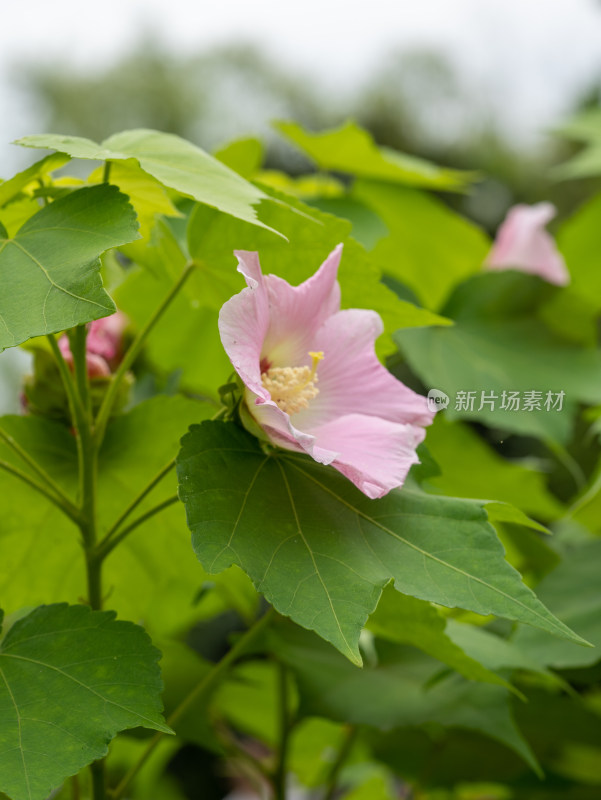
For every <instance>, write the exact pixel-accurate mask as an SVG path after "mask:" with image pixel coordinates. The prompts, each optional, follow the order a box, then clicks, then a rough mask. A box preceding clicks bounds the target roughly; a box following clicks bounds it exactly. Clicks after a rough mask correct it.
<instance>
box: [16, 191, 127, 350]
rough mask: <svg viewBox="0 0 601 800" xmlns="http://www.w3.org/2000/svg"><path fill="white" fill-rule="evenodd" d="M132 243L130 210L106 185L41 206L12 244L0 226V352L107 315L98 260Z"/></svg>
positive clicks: (109, 308) (110, 306)
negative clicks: (107, 253)
mask: <svg viewBox="0 0 601 800" xmlns="http://www.w3.org/2000/svg"><path fill="white" fill-rule="evenodd" d="M136 238H138V226H137V222H136V217H135V214H134V210H133V209H132V207H131V206H130V205H129V203H128V201H127V198H126V197H125V195H123V194H121V193H120V192H119V191H118V190H117V189H116V188H115V187H114V186H108V185H106V184H103V185H102V186H95V187H92V188H84V189H79V190H78V191H75V192H72V193H71V194H69V195H67V196H65V197H62V198H60V199H59V200H56V201H55V202H54V203H51V204H50V205H48V206H45V207H44V208H42V209H41V210H40V211H38V213H37V214H35V215H34V216H33V217H31V218H30V219H29V220H28V221H27V222H26V223H25V224H24V225H23V227H22V228H21V229H20V230H19V231H18V233H17V234H16V235H15V236H14V237H12V238H11V239H9V238H7V237H6V236H5V235H3V233H2V227H1V225H0V280H1V282H2V294H1V295H0V352H1V351H2V350H4V349H5V348H7V347H13V346H15V345H17V344H21V342H24V341H26V340H27V339H30V338H32V337H33V336H41V335H43V334H47V333H56V332H57V331H61V330H64V329H65V328H71V327H73V326H75V325H80V324H82V323H85V322H90V321H91V320H94V319H99V318H100V317H106V316H107V315H108V314H111V313H112V312H113V311H114V310H115V306H114V304H113V301H112V300H111V298H110V297H109V296H108V295H107V293H106V292H105V291H104V289H103V288H102V281H101V279H100V275H99V269H100V261H99V256H100V255H101V254H102V253H103V252H104V251H105V250H108V249H109V248H111V247H117V246H118V245H120V244H125V243H126V242H131V241H132V240H133V239H136Z"/></svg>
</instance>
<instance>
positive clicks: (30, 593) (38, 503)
mask: <svg viewBox="0 0 601 800" xmlns="http://www.w3.org/2000/svg"><path fill="white" fill-rule="evenodd" d="M212 413H213V412H212V410H211V409H210V408H207V406H205V405H202V404H200V403H196V402H192V401H191V400H186V399H184V398H182V397H165V396H160V397H157V398H154V399H152V400H148V401H146V402H144V403H142V404H140V405H138V406H136V407H135V408H134V409H133V410H132V411H130V412H129V413H128V414H125V415H124V416H122V417H119V418H117V419H115V420H114V421H113V422H112V423H111V424H110V425H109V427H108V430H107V434H106V438H105V441H104V445H103V448H102V451H101V453H100V458H99V482H98V511H99V516H100V520H99V527H100V535H104V533H105V532H106V531H107V530H108V527H109V526H110V525H111V524H112V523H113V522H114V521H115V519H116V518H117V517H118V516H119V515H120V514H121V512H122V511H123V510H124V509H125V508H126V507H127V506H128V505H129V503H130V502H131V501H132V500H133V499H134V497H136V495H138V494H139V493H140V492H141V491H142V490H143V489H144V487H145V486H147V485H148V483H149V482H150V481H151V480H152V479H153V478H154V477H155V476H156V475H157V473H158V472H159V470H161V469H162V468H163V467H164V466H165V465H166V464H167V463H168V462H169V461H170V460H171V459H172V458H173V457H174V456H175V455H176V453H177V451H178V447H179V439H180V438H181V436H182V434H183V433H184V432H185V431H186V429H187V427H188V425H190V424H191V423H192V422H196V421H199V420H201V419H203V418H205V417H206V416H208V415H210V414H212ZM0 424H1V425H2V428H3V429H4V430H6V431H8V432H9V433H10V434H11V435H12V436H13V437H14V438H15V439H16V440H17V441H18V442H19V443H20V444H21V446H22V447H23V448H25V450H27V451H28V452H29V453H30V454H31V455H32V456H33V457H34V458H36V459H37V460H38V461H39V462H40V463H41V464H42V466H44V467H45V469H46V470H48V471H49V472H50V473H51V474H52V475H53V477H54V479H55V480H56V481H57V482H58V483H59V484H60V485H61V486H62V487H63V488H64V490H65V491H66V492H69V493H71V494H72V495H75V491H76V487H77V453H76V449H75V439H74V437H73V436H72V435H71V433H70V431H69V429H68V428H67V427H66V426H63V425H61V424H59V423H54V422H50V421H48V420H45V419H41V418H36V417H17V416H14V417H13V416H11V417H3V418H2V420H1V422H0ZM0 459H2V460H5V461H12V462H13V463H15V465H17V466H19V468H21V469H25V470H27V467H26V465H24V464H23V463H21V462H20V461H19V460H18V459H17V458H16V456H15V455H14V454H13V453H12V451H10V450H9V449H8V448H7V447H6V446H4V445H1V446H0ZM175 492H176V480H175V475H174V474H173V473H171V474H169V475H167V476H166V477H165V478H164V479H163V481H161V483H160V485H159V486H157V487H156V488H155V489H154V490H153V491H152V493H151V494H150V495H149V497H148V498H147V499H146V500H145V501H144V502H143V503H142V504H141V505H140V506H139V507H138V509H137V510H136V512H135V513H136V514H137V513H140V514H143V513H144V512H145V511H147V510H148V509H150V508H152V507H153V506H154V505H156V504H158V503H161V502H162V501H163V500H165V499H167V498H168V497H170V496H173V495H174V494H175ZM0 497H2V514H1V515H0V549H1V551H2V559H0V597H1V598H2V602H3V604H4V606H5V608H7V610H10V611H13V610H16V609H18V608H21V607H23V606H31V605H34V604H39V603H43V602H55V601H67V602H77V601H78V599H79V598H81V597H85V595H86V587H85V564H84V560H83V553H82V550H81V546H80V544H79V535H78V531H77V529H76V528H75V526H74V525H73V524H72V523H71V522H69V521H68V520H66V519H65V518H64V517H63V516H62V515H61V514H60V512H58V511H57V509H56V508H55V507H54V506H52V505H51V504H50V503H48V502H47V501H46V500H45V499H44V498H42V497H41V496H40V495H35V494H33V493H32V491H31V490H30V489H29V488H28V487H27V486H25V485H24V484H23V483H21V482H20V481H19V480H17V479H16V478H14V477H12V476H11V475H8V474H6V473H4V472H1V471H0ZM133 518H134V517H132V518H131V519H133ZM41 540H42V541H43V546H41V545H40V542H41ZM24 575H26V576H27V580H24ZM103 576H104V581H103V585H104V590H105V593H106V594H107V595H108V596H109V597H110V606H111V607H112V608H114V609H115V610H116V611H117V612H118V613H119V616H120V617H124V618H128V619H133V620H136V621H140V622H142V623H143V624H144V625H145V627H147V628H148V629H149V630H151V631H152V633H153V635H155V634H157V633H158V634H162V633H165V632H172V631H175V630H179V629H183V628H185V627H186V626H187V625H189V623H190V621H192V620H194V619H196V617H197V616H198V608H197V607H196V606H195V596H196V594H197V593H198V591H199V589H200V587H201V586H202V584H203V583H204V582H205V581H206V580H207V576H206V573H204V572H203V570H202V569H201V567H200V564H199V563H198V561H197V560H196V558H195V557H194V554H193V552H192V550H191V548H190V541H189V533H188V531H187V529H186V523H185V515H184V509H183V507H182V506H181V504H180V503H176V504H175V505H173V506H171V507H170V508H167V509H165V510H163V511H162V512H161V513H160V514H157V515H156V516H154V517H152V518H151V519H150V520H148V521H147V522H146V523H144V524H143V525H141V526H140V527H139V528H137V529H136V530H135V531H134V532H133V533H131V534H130V535H129V536H128V537H127V538H126V539H125V541H124V542H123V543H122V544H121V545H119V548H118V549H117V550H115V551H114V552H113V553H111V555H110V556H109V557H108V558H107V560H106V562H105V564H104V568H103ZM166 597H168V598H169V602H165V598H166Z"/></svg>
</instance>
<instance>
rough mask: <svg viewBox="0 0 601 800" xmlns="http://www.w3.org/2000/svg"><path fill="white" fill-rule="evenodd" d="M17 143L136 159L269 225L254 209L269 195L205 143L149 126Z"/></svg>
mask: <svg viewBox="0 0 601 800" xmlns="http://www.w3.org/2000/svg"><path fill="white" fill-rule="evenodd" d="M17 144H21V145H24V146H25V147H37V148H43V149H47V150H57V151H58V152H60V153H68V154H69V155H70V156H72V157H73V158H85V159H93V160H100V161H119V160H122V159H128V158H135V159H136V160H137V161H138V163H139V164H140V167H141V168H142V169H143V170H144V171H145V172H148V173H149V174H150V175H152V176H153V177H155V178H156V179H157V180H159V181H160V182H161V183H163V184H164V185H165V186H169V187H170V188H172V189H175V190H176V191H178V192H180V193H181V194H184V195H187V196H189V197H193V198H194V199H195V200H198V201H199V202H200V203H206V204H207V205H209V206H214V207H215V208H218V209H220V210H221V211H223V212H225V213H226V214H231V215H232V216H234V217H237V218H238V219H243V220H246V221H247V222H250V223H252V224H253V225H259V226H260V227H263V228H266V227H269V226H267V225H265V224H264V223H263V222H261V220H260V219H259V218H258V217H257V212H256V210H255V208H254V206H255V205H256V204H258V203H260V202H261V201H262V200H265V199H267V198H266V195H265V194H264V192H262V191H261V190H260V189H258V188H257V187H255V186H253V185H252V184H251V183H248V181H245V180H244V179H243V178H241V177H240V176H239V175H238V174H237V173H235V172H234V171H233V170H231V169H229V168H228V167H226V166H225V164H222V163H221V162H220V161H218V160H217V159H215V158H213V157H212V156H210V155H209V154H208V153H205V151H204V150H201V148H200V147H196V145H193V144H191V143H190V142H187V141H186V140H185V139H181V138H180V137H179V136H174V135H173V134H170V133H160V132H158V131H152V130H146V129H139V130H132V131H123V132H122V133H117V134H115V135H114V136H111V137H110V138H109V139H106V141H104V142H102V144H100V145H99V144H96V142H92V141H91V140H90V139H82V138H80V137H78V136H60V135H57V134H39V135H36V136H25V137H24V138H22V139H19V140H18V142H17ZM275 233H277V231H275Z"/></svg>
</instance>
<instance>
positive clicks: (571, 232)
mask: <svg viewBox="0 0 601 800" xmlns="http://www.w3.org/2000/svg"><path fill="white" fill-rule="evenodd" d="M557 245H558V247H559V249H560V250H561V252H562V254H563V256H564V258H565V260H566V264H567V265H568V267H569V270H570V275H571V278H572V289H573V290H574V291H575V292H577V293H578V294H579V295H581V296H583V297H584V298H585V299H586V301H587V302H589V303H591V304H592V305H593V308H595V309H596V311H597V312H598V311H599V309H601V195H596V196H595V197H593V198H592V199H591V200H588V201H587V202H586V203H585V204H584V205H583V206H582V207H581V208H579V209H578V211H576V213H575V214H573V215H572V216H571V217H569V219H567V220H566V221H565V222H564V223H563V225H562V226H561V227H560V229H559V232H558V234H557Z"/></svg>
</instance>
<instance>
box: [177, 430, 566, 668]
mask: <svg viewBox="0 0 601 800" xmlns="http://www.w3.org/2000/svg"><path fill="white" fill-rule="evenodd" d="M177 468H178V476H179V481H180V497H181V499H182V501H183V502H184V504H185V506H186V512H187V519H188V525H189V527H190V529H191V531H192V535H193V545H194V549H195V551H196V553H197V555H198V557H199V558H200V560H201V562H202V564H203V565H204V567H205V569H207V571H208V572H220V571H221V570H223V569H225V568H226V567H228V566H230V564H233V563H236V564H238V565H239V566H241V567H242V569H244V570H245V572H247V573H248V575H250V577H251V578H252V580H253V582H254V583H255V586H256V588H257V589H258V590H259V591H261V592H263V593H264V594H265V596H266V597H267V599H268V600H269V601H270V602H272V603H273V604H274V605H275V607H276V608H277V609H278V611H280V612H281V613H282V614H285V615H287V616H290V617H292V619H294V620H295V621H296V622H298V623H299V624H301V625H303V626H305V627H307V628H312V629H313V630H315V631H317V632H318V633H319V634H320V636H322V637H323V638H324V639H327V640H328V641H330V642H332V643H333V644H334V645H335V646H336V647H337V648H338V649H339V650H340V651H341V652H342V653H344V654H345V655H346V656H347V657H348V658H350V659H351V661H353V662H355V663H360V662H361V656H360V654H359V649H358V640H359V633H360V631H361V628H362V626H363V625H364V623H365V621H366V618H367V616H368V615H369V614H370V613H371V612H372V611H373V610H374V608H375V606H376V604H377V601H378V598H379V596H380V593H381V590H382V588H383V586H384V585H385V584H386V583H388V582H389V581H390V579H391V578H393V579H394V581H395V584H396V586H397V588H398V589H399V590H400V591H402V592H403V594H408V595H412V596H414V597H418V598H420V599H422V600H430V601H432V602H436V603H440V604H442V605H446V606H451V607H454V606H459V607H462V608H466V609H470V610H472V611H476V612H477V613H479V614H490V613H493V614H498V615H500V616H506V617H509V618H511V619H517V620H521V621H523V622H528V623H529V624H532V625H535V626H539V627H541V628H543V629H545V630H547V631H550V632H553V633H555V634H557V635H559V636H563V637H566V638H568V639H571V640H579V637H576V636H575V635H574V634H573V633H572V632H571V631H570V630H569V629H568V628H566V626H565V625H563V623H561V622H559V621H558V620H557V619H555V618H554V617H553V616H552V615H551V614H550V613H549V612H548V611H547V609H546V608H545V607H544V606H543V605H542V604H541V603H540V602H539V601H538V600H537V598H536V597H535V595H534V594H533V593H532V591H531V590H530V589H528V588H527V587H526V586H524V585H523V584H522V583H521V581H520V576H519V574H518V573H517V572H516V571H515V570H514V569H513V568H512V567H511V566H509V564H507V562H505V561H504V560H503V548H502V546H501V544H500V542H499V540H498V539H497V538H496V535H495V533H494V530H493V528H492V527H491V526H490V525H489V524H488V523H487V521H486V513H485V511H484V510H483V508H482V507H481V505H480V504H478V503H474V502H469V501H466V500H455V499H451V498H444V497H434V496H431V495H422V494H420V493H414V492H410V491H407V490H402V491H393V492H391V493H390V494H389V495H387V496H386V497H385V498H383V499H381V500H369V499H368V498H366V497H365V495H363V494H362V493H361V492H360V491H358V490H357V489H355V487H354V486H353V485H352V484H351V483H350V482H349V481H348V480H346V478H343V477H342V476H341V475H340V474H339V473H337V472H336V471H335V470H333V469H331V468H327V467H323V466H321V465H318V464H316V463H315V462H313V461H312V460H311V459H309V458H308V457H307V458H304V457H301V456H297V455H293V454H286V453H278V454H277V455H266V454H265V453H264V452H263V450H262V449H261V447H260V446H259V444H258V443H257V441H256V440H255V439H253V438H252V437H251V436H249V435H248V434H247V433H246V432H245V431H243V430H242V429H240V428H238V427H237V426H235V425H233V424H231V423H220V422H205V423H204V424H202V425H200V426H193V427H192V429H191V431H190V433H188V434H187V435H186V436H185V437H184V438H183V440H182V450H181V452H180V455H179V456H178V464H177Z"/></svg>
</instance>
